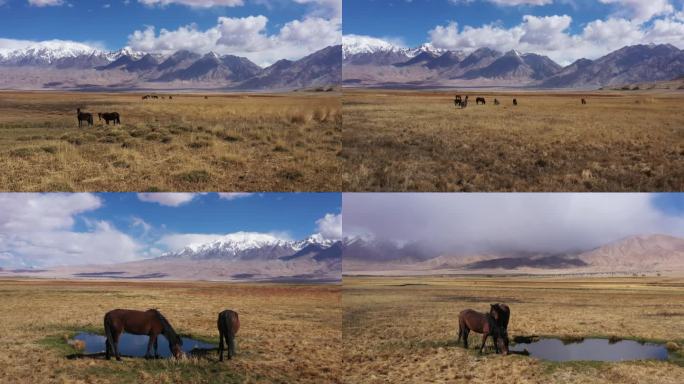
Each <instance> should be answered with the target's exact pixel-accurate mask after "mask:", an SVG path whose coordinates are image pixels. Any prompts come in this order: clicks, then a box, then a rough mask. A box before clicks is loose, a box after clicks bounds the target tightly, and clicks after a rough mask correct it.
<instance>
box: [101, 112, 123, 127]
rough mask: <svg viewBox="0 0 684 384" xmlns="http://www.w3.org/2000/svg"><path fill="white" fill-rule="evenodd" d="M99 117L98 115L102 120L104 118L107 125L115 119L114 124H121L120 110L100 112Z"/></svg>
mask: <svg viewBox="0 0 684 384" xmlns="http://www.w3.org/2000/svg"><path fill="white" fill-rule="evenodd" d="M97 117H98V119H100V121H102V119H104V121H105V122H106V123H107V125H109V122H110V121H113V122H114V125H117V124H119V125H121V117H120V116H119V112H105V113H98V114H97Z"/></svg>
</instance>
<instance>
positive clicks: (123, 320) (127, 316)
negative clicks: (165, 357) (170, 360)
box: [104, 309, 183, 361]
mask: <svg viewBox="0 0 684 384" xmlns="http://www.w3.org/2000/svg"><path fill="white" fill-rule="evenodd" d="M104 329H105V336H106V337H107V340H106V342H105V357H106V358H107V360H109V356H110V353H112V352H113V353H114V357H116V359H117V360H119V361H120V360H121V355H120V354H119V337H120V336H121V333H122V332H124V331H126V332H128V333H131V334H133V335H148V336H149V337H150V340H149V341H148V342H147V351H146V352H145V358H146V359H147V358H150V357H151V356H152V355H151V352H152V351H151V350H152V346H154V357H155V358H156V357H158V356H159V353H158V352H157V336H159V334H162V335H164V337H166V339H167V340H168V341H169V349H170V350H171V353H173V356H174V357H175V358H180V357H182V356H183V350H182V349H181V347H182V346H183V339H181V337H180V336H178V334H177V333H176V331H174V329H173V327H172V326H171V324H169V322H168V320H166V318H165V317H164V316H163V315H162V314H161V313H160V312H159V311H158V310H156V309H148V310H147V311H145V312H143V311H134V310H130V309H115V310H113V311H109V312H107V313H106V314H105V316H104Z"/></svg>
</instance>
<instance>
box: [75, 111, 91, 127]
mask: <svg viewBox="0 0 684 384" xmlns="http://www.w3.org/2000/svg"><path fill="white" fill-rule="evenodd" d="M76 117H78V127H79V128H80V127H81V126H82V125H83V122H84V121H85V122H86V123H88V125H93V114H92V113H87V112H81V108H77V109H76Z"/></svg>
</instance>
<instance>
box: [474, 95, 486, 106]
mask: <svg viewBox="0 0 684 384" xmlns="http://www.w3.org/2000/svg"><path fill="white" fill-rule="evenodd" d="M480 103H482V105H487V100H485V98H484V97H478V98H476V99H475V104H477V105H480Z"/></svg>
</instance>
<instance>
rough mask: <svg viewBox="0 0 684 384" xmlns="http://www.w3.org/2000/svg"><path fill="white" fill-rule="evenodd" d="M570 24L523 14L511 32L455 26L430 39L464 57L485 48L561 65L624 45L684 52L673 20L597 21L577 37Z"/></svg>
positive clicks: (678, 24)
mask: <svg viewBox="0 0 684 384" xmlns="http://www.w3.org/2000/svg"><path fill="white" fill-rule="evenodd" d="M571 23H572V18H571V17H570V16H568V15H552V16H544V17H537V16H532V15H525V16H523V20H522V22H521V23H520V24H518V25H516V26H513V27H511V28H504V27H502V26H500V25H498V24H487V25H483V26H481V27H471V26H465V27H463V28H462V29H461V28H459V26H458V24H457V23H455V22H451V23H449V24H447V25H443V26H442V25H440V26H436V27H435V28H433V29H432V30H430V31H429V36H430V41H431V43H432V44H433V45H434V46H435V47H437V48H445V49H451V50H464V51H466V52H470V51H473V50H475V49H477V48H481V47H488V48H492V49H496V50H500V51H508V50H511V49H516V50H518V51H522V52H532V53H538V54H541V55H547V56H549V57H550V58H551V59H553V60H555V61H556V62H558V63H559V64H563V65H567V64H569V63H571V62H573V61H575V60H577V59H580V58H588V59H595V58H598V57H600V56H603V55H605V54H608V53H610V52H612V51H614V50H616V49H618V48H622V47H623V46H626V45H634V44H649V43H655V44H662V43H671V44H673V45H676V46H677V47H679V48H680V49H681V48H684V33H682V29H683V28H684V23H682V22H681V21H679V20H677V19H676V18H675V17H670V18H665V19H656V20H654V22H653V23H651V24H643V23H641V22H640V21H637V20H628V19H624V18H608V19H606V20H595V21H592V22H590V23H588V24H587V25H585V26H584V28H583V29H582V31H581V33H579V34H571V33H570V32H569V29H570V26H571Z"/></svg>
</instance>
